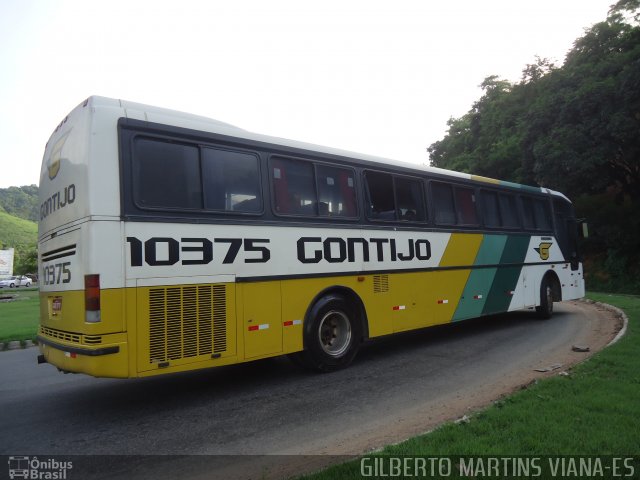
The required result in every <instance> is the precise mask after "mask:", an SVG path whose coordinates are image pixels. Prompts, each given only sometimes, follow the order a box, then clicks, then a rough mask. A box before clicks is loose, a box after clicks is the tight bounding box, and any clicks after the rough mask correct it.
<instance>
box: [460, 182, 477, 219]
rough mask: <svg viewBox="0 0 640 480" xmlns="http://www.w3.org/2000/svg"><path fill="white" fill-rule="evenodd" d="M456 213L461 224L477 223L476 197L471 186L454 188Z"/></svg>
mask: <svg viewBox="0 0 640 480" xmlns="http://www.w3.org/2000/svg"><path fill="white" fill-rule="evenodd" d="M455 195H456V213H457V214H458V223H459V224H461V225H477V224H478V215H477V213H476V198H475V194H474V191H473V189H472V188H463V187H456V188H455Z"/></svg>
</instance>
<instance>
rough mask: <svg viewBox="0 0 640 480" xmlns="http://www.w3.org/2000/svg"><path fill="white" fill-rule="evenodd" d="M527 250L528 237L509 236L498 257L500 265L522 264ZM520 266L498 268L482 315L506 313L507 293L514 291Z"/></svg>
mask: <svg viewBox="0 0 640 480" xmlns="http://www.w3.org/2000/svg"><path fill="white" fill-rule="evenodd" d="M528 248H529V236H522V235H510V236H509V237H508V239H507V242H506V245H505V247H504V250H503V252H502V256H501V257H500V264H510V263H516V264H522V263H524V259H525V257H526V255H527V249H528ZM521 271H522V265H518V266H509V267H500V268H499V269H498V271H497V272H496V274H495V277H494V279H493V283H492V284H491V289H490V290H489V295H488V296H487V301H486V303H485V305H484V308H483V309H482V314H483V315H488V314H491V313H499V312H506V311H507V310H508V308H509V304H510V303H511V298H512V297H511V295H509V292H510V291H512V290H515V289H516V286H517V283H518V278H519V277H520V272H521Z"/></svg>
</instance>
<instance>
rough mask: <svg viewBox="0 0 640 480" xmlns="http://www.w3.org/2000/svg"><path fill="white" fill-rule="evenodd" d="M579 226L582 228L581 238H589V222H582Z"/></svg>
mask: <svg viewBox="0 0 640 480" xmlns="http://www.w3.org/2000/svg"><path fill="white" fill-rule="evenodd" d="M578 225H579V226H580V228H579V229H578V232H579V233H580V236H581V237H582V238H589V226H588V225H587V222H585V221H584V220H580V221H579V224H578Z"/></svg>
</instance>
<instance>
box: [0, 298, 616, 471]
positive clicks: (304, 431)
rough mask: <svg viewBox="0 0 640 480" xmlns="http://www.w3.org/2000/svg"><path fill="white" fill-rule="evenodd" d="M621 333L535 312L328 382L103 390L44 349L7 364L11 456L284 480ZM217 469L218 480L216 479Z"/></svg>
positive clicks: (365, 363) (199, 381) (367, 361)
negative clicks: (54, 362) (48, 359)
mask: <svg viewBox="0 0 640 480" xmlns="http://www.w3.org/2000/svg"><path fill="white" fill-rule="evenodd" d="M616 328H617V324H616V321H615V319H614V318H613V317H612V316H611V315H610V314H607V313H606V312H604V311H603V310H601V309H598V308H597V307H595V306H593V305H588V304H586V303H582V302H568V303H562V304H556V312H555V314H554V317H553V318H552V319H551V320H546V321H541V320H537V319H536V318H535V316H534V314H533V312H531V311H524V312H517V313H511V314H505V315H498V316H492V317H488V318H484V319H479V320H474V321H468V322H462V323H459V324H455V325H449V326H446V327H438V328H432V329H426V330H421V331H417V332H410V333H406V334H401V335H396V336H391V337H386V338H383V339H379V340H376V341H372V342H370V343H368V344H366V345H365V346H364V347H363V348H362V350H361V351H360V353H359V355H358V357H357V358H356V360H355V362H354V363H353V365H352V366H351V367H350V368H348V369H346V370H342V371H339V372H335V373H331V374H314V373H309V372H305V371H302V370H300V369H298V368H297V367H295V366H294V365H292V364H291V363H289V362H288V360H287V359H286V358H275V359H269V360H263V361H258V362H252V363H248V364H243V365H234V366H230V367H223V368H218V369H211V370H205V371H197V372H189V373H185V374H178V375H170V376H164V377H156V378H146V379H133V380H112V379H95V378H91V377H87V376H82V375H63V374H61V373H58V372H57V371H56V370H55V368H54V367H52V366H51V365H40V366H38V365H37V364H36V355H37V353H38V352H37V349H33V348H32V349H27V350H18V351H9V352H2V353H0V425H1V426H2V435H1V437H0V455H34V454H37V455H41V456H42V455H50V456H55V455H171V457H151V459H150V460H145V458H144V457H141V458H138V459H136V465H137V469H136V472H138V473H139V476H138V478H150V476H148V475H147V474H148V473H150V472H151V471H153V475H154V476H155V478H163V474H166V477H167V478H175V473H176V472H180V473H181V475H180V476H181V477H184V476H185V475H188V476H189V477H192V478H223V476H224V477H229V476H236V477H237V478H251V477H254V478H255V476H258V477H260V476H266V477H268V478H269V477H270V476H271V478H278V477H281V476H284V475H288V474H290V473H292V472H295V471H303V470H308V469H310V468H311V469H312V468H314V466H315V465H321V464H323V463H326V462H329V461H335V460H336V457H333V456H346V455H357V454H360V453H363V452H365V451H368V450H371V449H373V448H377V447H380V446H383V445H385V444H388V443H393V442H397V441H400V440H402V439H405V438H408V437H409V436H412V435H415V434H418V433H421V432H425V431H428V430H430V429H432V428H433V427H434V426H436V425H438V424H439V423H441V422H442V421H444V420H447V419H452V418H457V417H460V416H462V415H463V414H465V413H468V411H469V409H473V408H478V407H480V406H482V405H486V404H487V403H489V402H491V401H492V400H494V399H496V398H498V397H500V396H501V395H503V394H505V393H508V392H510V391H513V390H514V389H516V388H518V387H519V386H521V385H524V384H527V383H528V382H530V381H532V380H533V379H535V378H539V377H541V376H544V375H550V374H555V373H557V371H556V372H552V373H539V372H535V371H534V369H536V368H541V367H548V366H550V365H554V364H562V365H563V368H566V367H567V366H568V365H570V364H572V363H576V362H578V361H580V360H582V359H584V358H585V355H589V354H585V353H575V352H572V351H571V346H572V345H575V344H583V345H588V346H589V347H591V351H592V352H594V351H597V350H598V349H600V348H602V347H603V346H604V345H606V343H607V342H608V341H609V340H610V339H611V338H612V337H613V336H614V334H615V331H616ZM175 455H215V456H216V457H201V459H200V460H199V461H194V460H193V457H189V458H188V459H187V460H185V459H183V458H182V457H174V456H175ZM262 455H267V457H262ZM271 455H275V456H271ZM290 455H291V456H290ZM304 455H314V456H315V455H323V456H322V457H304ZM159 458H161V459H162V461H158V459H159ZM213 459H215V462H217V463H216V467H215V468H216V470H215V471H216V472H220V476H219V477H218V476H214V477H212V471H213V470H212V468H213V467H212V465H211V462H213V461H214V460H213ZM310 459H311V460H310ZM96 461H98V460H96ZM101 461H102V462H103V463H105V468H106V469H107V470H104V471H108V472H109V475H106V476H104V477H101V476H100V474H99V473H96V474H95V475H94V476H93V477H92V478H115V477H117V475H115V473H117V471H118V469H117V468H115V467H117V465H115V464H114V462H115V460H114V459H111V460H109V459H108V457H107V458H106V459H105V458H102V460H101ZM112 467H113V468H112ZM0 468H2V467H0ZM122 468H124V467H122ZM218 469H220V470H218ZM100 471H103V469H102V468H101V469H100ZM145 472H146V473H145ZM222 472H224V473H222ZM121 473H122V474H123V478H124V477H127V478H133V477H135V475H133V476H132V475H131V471H130V470H128V471H126V470H125V471H123V472H121ZM125 473H126V475H125ZM230 474H233V475H230Z"/></svg>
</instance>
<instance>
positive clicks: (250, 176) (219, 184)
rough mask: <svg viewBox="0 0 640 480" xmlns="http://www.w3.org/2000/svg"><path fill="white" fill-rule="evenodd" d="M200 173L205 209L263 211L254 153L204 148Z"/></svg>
mask: <svg viewBox="0 0 640 480" xmlns="http://www.w3.org/2000/svg"><path fill="white" fill-rule="evenodd" d="M202 176H203V178H204V190H205V208H206V209H211V210H224V211H228V212H250V213H259V212H261V211H262V196H261V194H260V176H259V174H258V158H257V157H256V156H255V155H249V154H246V153H240V152H230V151H226V150H217V149H213V148H204V149H203V150H202Z"/></svg>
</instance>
